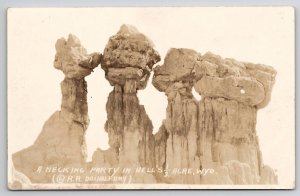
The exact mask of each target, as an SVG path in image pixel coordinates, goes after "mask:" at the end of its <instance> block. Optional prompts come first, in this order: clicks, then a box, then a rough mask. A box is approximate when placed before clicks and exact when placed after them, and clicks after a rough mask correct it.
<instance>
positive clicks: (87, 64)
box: [54, 34, 101, 79]
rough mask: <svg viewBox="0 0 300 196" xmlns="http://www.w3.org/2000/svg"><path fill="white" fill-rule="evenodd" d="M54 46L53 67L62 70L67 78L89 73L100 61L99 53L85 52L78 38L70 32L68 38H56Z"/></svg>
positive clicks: (82, 76)
mask: <svg viewBox="0 0 300 196" xmlns="http://www.w3.org/2000/svg"><path fill="white" fill-rule="evenodd" d="M55 48H56V55H55V61H54V67H55V68H56V69H59V70H62V72H63V73H64V74H65V75H66V77H67V78H75V79H81V78H84V77H85V76H87V75H89V74H91V72H92V71H93V69H94V68H95V67H97V66H98V65H99V63H100V61H101V54H99V53H92V54H87V51H86V49H85V48H84V47H83V46H81V43H80V40H79V39H78V38H77V37H76V36H75V35H72V34H69V37H68V40H66V39H65V38H60V39H58V40H57V42H56V44H55Z"/></svg>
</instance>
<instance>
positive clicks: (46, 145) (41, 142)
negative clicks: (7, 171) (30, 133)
mask: <svg viewBox="0 0 300 196" xmlns="http://www.w3.org/2000/svg"><path fill="white" fill-rule="evenodd" d="M55 47H56V56H55V61H54V67H55V68H57V69H59V70H62V71H63V73H64V74H65V79H64V80H63V81H62V82H61V93H62V104H61V110H60V111H57V112H55V113H54V114H53V115H52V116H51V117H50V118H49V119H48V120H47V121H46V123H45V124H44V126H43V129H42V132H41V133H40V135H39V136H38V138H37V139H36V141H35V142H34V144H33V145H32V146H30V147H28V148H26V149H24V150H21V151H19V152H17V153H15V154H13V157H12V158H13V163H14V167H15V168H16V170H18V171H20V172H22V173H24V174H25V175H26V176H27V177H28V178H29V179H30V180H31V182H34V183H42V182H43V183H49V182H52V173H51V172H50V173H46V172H45V170H44V169H45V168H43V169H42V172H39V171H37V170H38V168H39V167H40V166H41V167H85V158H86V146H85V145H86V144H85V139H84V134H85V130H86V129H87V126H88V124H89V117H88V105H87V84H86V81H85V79H84V77H85V76H87V75H89V74H90V73H91V72H92V70H93V69H94V68H95V67H97V66H98V64H99V63H100V61H101V55H100V54H98V53H93V54H90V55H89V54H87V52H86V50H85V49H84V48H83V47H82V46H81V44H80V41H79V39H78V38H77V37H76V36H74V35H72V34H70V35H69V38H68V40H65V39H64V38H61V39H59V40H57V42H56V45H55Z"/></svg>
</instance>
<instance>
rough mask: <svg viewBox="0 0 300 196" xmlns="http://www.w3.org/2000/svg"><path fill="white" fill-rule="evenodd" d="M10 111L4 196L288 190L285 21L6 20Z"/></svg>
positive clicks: (164, 16) (289, 22)
mask: <svg viewBox="0 0 300 196" xmlns="http://www.w3.org/2000/svg"><path fill="white" fill-rule="evenodd" d="M7 102H8V106H7V116H8V117H7V118H8V124H7V126H8V130H7V135H8V149H7V151H8V152H7V155H8V157H7V162H8V168H7V170H8V176H7V178H8V188H9V189H11V190H53V189H294V188H295V12H294V8H292V7H288V6H285V7H284V6H277V7H272V6H269V7H255V6H254V7H93V8H9V9H8V11H7Z"/></svg>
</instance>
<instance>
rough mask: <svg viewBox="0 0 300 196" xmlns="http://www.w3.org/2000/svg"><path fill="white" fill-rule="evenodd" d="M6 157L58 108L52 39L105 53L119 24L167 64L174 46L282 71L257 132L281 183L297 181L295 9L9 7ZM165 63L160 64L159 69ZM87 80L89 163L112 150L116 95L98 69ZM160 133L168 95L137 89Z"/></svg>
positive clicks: (30, 138) (57, 73) (58, 76)
mask: <svg viewBox="0 0 300 196" xmlns="http://www.w3.org/2000/svg"><path fill="white" fill-rule="evenodd" d="M8 14H9V15H8V137H9V141H8V147H9V148H8V153H9V156H10V155H11V153H13V152H16V151H19V150H21V149H23V148H25V147H28V146H30V145H31V144H33V142H34V141H35V139H36V138H37V136H38V135H39V133H40V132H41V130H42V126H43V124H44V122H45V121H46V120H47V119H48V118H49V117H50V116H51V115H52V114H53V113H54V112H55V111H57V110H59V109H60V104H61V91H60V82H61V81H62V80H63V78H64V75H63V74H62V73H61V71H59V70H56V69H54V67H53V61H54V55H55V47H54V46H55V42H56V40H57V39H59V38H61V37H65V38H67V36H68V34H69V33H72V34H75V35H76V36H78V38H79V39H80V40H81V43H82V45H83V46H84V47H85V48H86V49H87V50H88V52H90V53H91V52H101V53H102V52H103V49H104V47H105V45H106V43H107V41H108V39H109V37H110V36H112V35H114V34H116V33H117V31H118V30H119V28H120V26H121V25H122V24H124V23H125V24H131V25H133V26H135V27H136V28H137V29H138V30H139V31H140V32H142V33H144V34H145V35H146V36H148V37H149V38H150V39H151V40H152V41H153V42H154V44H155V46H156V50H157V51H158V52H159V54H160V55H161V57H162V59H164V57H165V55H166V52H167V51H168V49H169V48H171V47H175V48H191V49H194V50H196V51H198V52H200V53H201V54H204V53H205V52H207V51H211V52H213V53H215V54H218V55H221V56H222V57H228V58H234V59H236V60H240V61H249V62H253V63H262V64H266V65H271V66H273V67H274V68H275V69H276V70H277V71H278V74H277V77H276V83H275V85H274V88H273V92H272V99H271V102H270V103H269V105H267V106H266V107H265V108H263V109H261V110H259V112H258V116H257V134H258V136H259V141H260V148H261V151H262V154H263V160H264V163H265V164H267V165H270V166H271V167H272V168H274V169H276V170H277V174H278V176H279V182H280V184H282V185H290V184H291V183H292V182H293V181H294V179H295V177H294V176H295V171H294V166H295V165H294V164H295V110H294V109H295V107H294V104H295V101H294V98H295V96H294V95H295V91H294V89H295V83H294V81H295V77H294V76H295V52H294V43H295V40H294V11H293V9H292V8H290V7H274V8H272V7H263V8H259V7H252V8H246V7H243V8H242V7H240V8H238V7H236V8H222V7H215V8H209V7H203V8H196V7H195V8H81V9H76V8H75V9H74V8H73V9H71V8H70V9H65V8H58V9H49V8H45V9H41V8H40V9H10V10H9V11H8ZM162 63H163V61H161V62H159V63H158V64H162ZM86 80H87V82H88V104H89V116H90V125H89V127H88V129H87V132H86V140H87V144H88V146H87V147H88V154H89V160H90V159H91V155H92V153H93V152H94V150H95V149H96V148H98V147H99V148H102V149H106V148H108V144H107V141H108V138H107V134H106V133H105V131H104V123H105V121H106V111H105V104H106V101H107V96H108V94H109V92H110V91H111V90H112V87H111V86H110V85H109V83H108V81H107V80H106V79H105V78H104V71H103V70H102V69H101V68H100V67H98V68H96V69H95V72H94V73H92V75H90V76H88V77H86ZM138 97H139V99H140V102H141V104H143V105H145V108H146V112H147V114H148V115H149V117H150V119H151V120H152V122H153V125H154V132H156V131H157V130H158V128H159V127H160V125H161V122H162V120H163V119H164V118H165V115H166V107H167V98H166V96H165V95H164V93H161V92H159V91H157V90H156V89H155V88H154V87H153V85H152V84H151V80H150V81H149V82H148V85H147V88H146V89H145V90H141V91H139V92H138Z"/></svg>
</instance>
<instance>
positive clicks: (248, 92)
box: [194, 52, 276, 108]
mask: <svg viewBox="0 0 300 196" xmlns="http://www.w3.org/2000/svg"><path fill="white" fill-rule="evenodd" d="M275 76H276V71H275V69H273V68H272V67H270V66H267V65H262V64H253V63H246V62H241V61H237V60H235V59H230V58H225V59H223V58H222V57H220V56H218V55H215V54H213V53H211V52H208V53H206V54H205V55H203V56H202V57H201V63H200V64H199V65H197V66H196V67H195V77H196V78H197V79H196V82H195V84H194V87H195V90H196V91H197V92H198V93H199V94H201V95H203V96H204V97H223V98H227V99H233V100H237V101H239V102H242V103H244V104H246V105H250V106H256V107H257V108H262V107H264V106H266V105H267V104H268V103H269V101H270V97H271V91H272V87H273V84H274V82H275Z"/></svg>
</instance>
